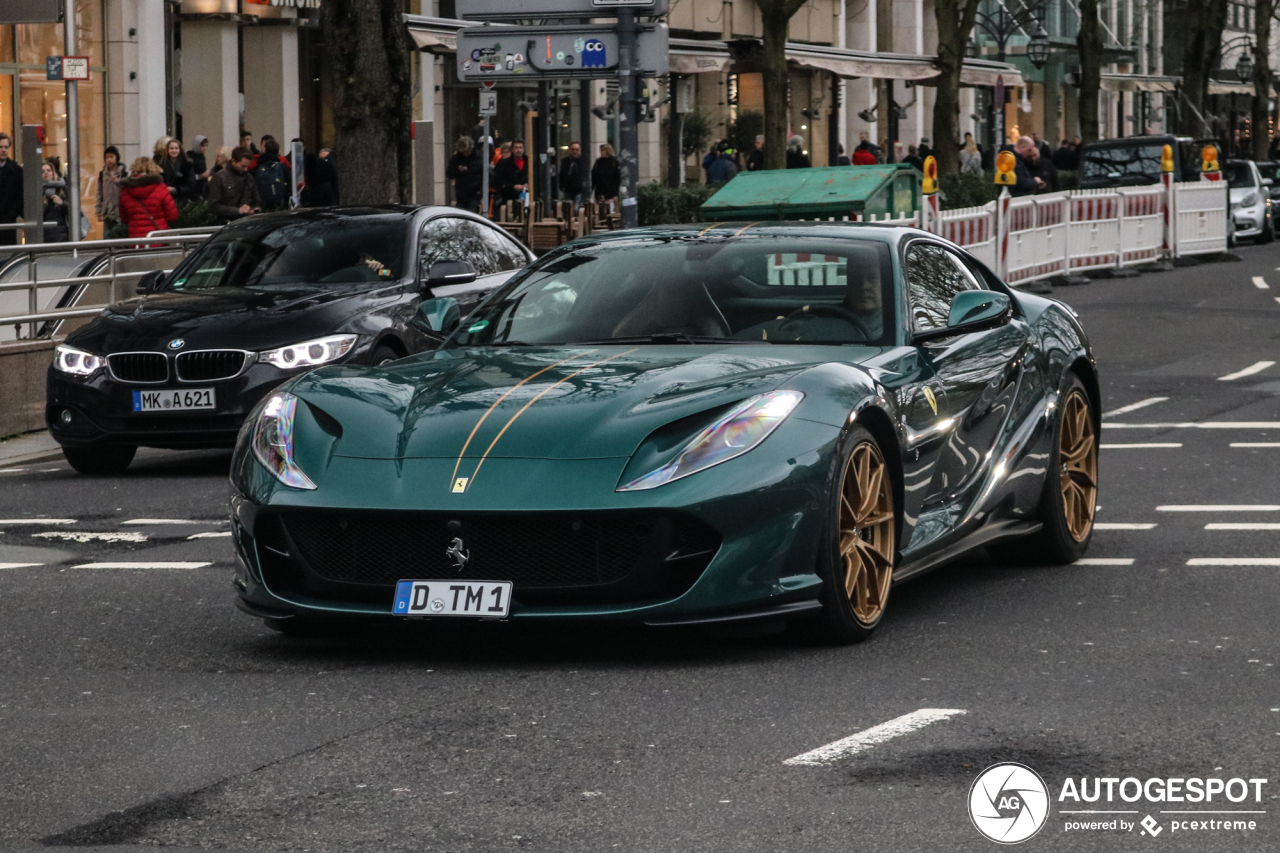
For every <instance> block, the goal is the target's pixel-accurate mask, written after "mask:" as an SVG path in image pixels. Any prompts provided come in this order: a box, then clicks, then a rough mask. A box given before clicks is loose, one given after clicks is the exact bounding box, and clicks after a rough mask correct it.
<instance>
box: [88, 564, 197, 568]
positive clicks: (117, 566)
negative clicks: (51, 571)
mask: <svg viewBox="0 0 1280 853" xmlns="http://www.w3.org/2000/svg"><path fill="white" fill-rule="evenodd" d="M212 565H213V563H81V564H80V565H78V566H72V567H71V568H73V569H203V568H204V567H205V566H212Z"/></svg>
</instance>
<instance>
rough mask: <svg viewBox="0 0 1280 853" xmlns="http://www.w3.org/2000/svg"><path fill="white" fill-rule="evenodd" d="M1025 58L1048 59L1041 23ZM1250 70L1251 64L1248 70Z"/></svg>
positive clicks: (1036, 61)
mask: <svg viewBox="0 0 1280 853" xmlns="http://www.w3.org/2000/svg"><path fill="white" fill-rule="evenodd" d="M1027 59H1029V60H1031V64H1032V65H1034V66H1035V67H1036V68H1044V64H1045V63H1046V62H1048V61H1049V34H1048V33H1047V32H1045V30H1044V25H1043V24H1037V25H1036V31H1035V32H1034V33H1033V34H1032V35H1031V41H1030V42H1028V43H1027ZM1252 70H1253V69H1252V66H1251V67H1250V72H1252Z"/></svg>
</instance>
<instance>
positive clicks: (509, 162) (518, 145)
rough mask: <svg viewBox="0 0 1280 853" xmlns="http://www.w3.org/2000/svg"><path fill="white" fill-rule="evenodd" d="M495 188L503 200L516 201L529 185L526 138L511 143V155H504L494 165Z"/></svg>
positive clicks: (499, 197)
mask: <svg viewBox="0 0 1280 853" xmlns="http://www.w3.org/2000/svg"><path fill="white" fill-rule="evenodd" d="M493 182H494V188H495V189H496V190H497V192H498V199H499V200H500V201H503V202H507V201H516V200H517V199H519V198H520V194H521V193H522V192H524V191H525V190H526V189H528V187H529V161H528V160H527V159H525V156H524V140H523V139H516V140H514V141H512V143H511V156H510V157H504V158H503V159H501V160H499V161H498V165H497V166H494V167H493Z"/></svg>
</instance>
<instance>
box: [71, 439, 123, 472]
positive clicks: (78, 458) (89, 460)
mask: <svg viewBox="0 0 1280 853" xmlns="http://www.w3.org/2000/svg"><path fill="white" fill-rule="evenodd" d="M137 452H138V448H136V447H134V446H133V445H129V444H125V445H120V444H90V445H86V446H84V447H64V448H62V455H63V456H65V457H66V459H67V464H69V465H70V466H71V467H72V468H74V469H76V470H77V471H79V472H80V473H81V474H88V475H89V476H91V477H108V476H112V475H114V474H123V473H124V470H125V469H126V468H128V467H129V463H130V462H132V461H133V455H134V454H135V453H137Z"/></svg>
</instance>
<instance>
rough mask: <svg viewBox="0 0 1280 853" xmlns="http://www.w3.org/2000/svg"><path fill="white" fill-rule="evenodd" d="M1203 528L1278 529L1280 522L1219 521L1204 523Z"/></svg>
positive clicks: (1279, 528)
mask: <svg viewBox="0 0 1280 853" xmlns="http://www.w3.org/2000/svg"><path fill="white" fill-rule="evenodd" d="M1204 529H1205V530H1280V524H1275V523H1272V522H1258V523H1255V524H1249V523H1248V522H1229V521H1220V522H1215V523H1214V524H1206V525H1205V526H1204Z"/></svg>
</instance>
